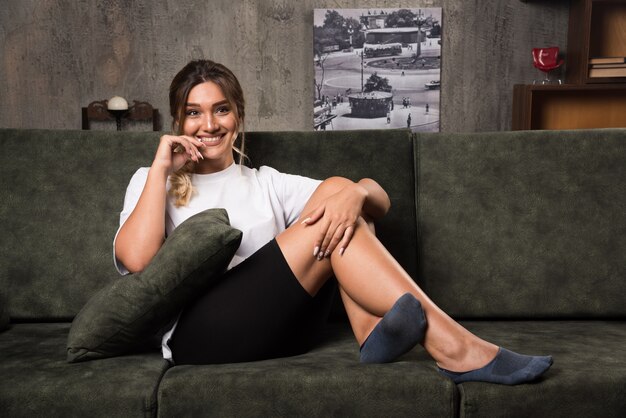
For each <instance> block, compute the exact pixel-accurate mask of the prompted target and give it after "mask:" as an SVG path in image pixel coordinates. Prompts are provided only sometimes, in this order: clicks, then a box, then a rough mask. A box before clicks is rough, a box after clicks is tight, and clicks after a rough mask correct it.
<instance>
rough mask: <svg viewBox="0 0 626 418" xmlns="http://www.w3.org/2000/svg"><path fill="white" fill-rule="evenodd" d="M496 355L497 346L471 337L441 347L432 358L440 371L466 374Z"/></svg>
mask: <svg viewBox="0 0 626 418" xmlns="http://www.w3.org/2000/svg"><path fill="white" fill-rule="evenodd" d="M497 354H498V346H496V345H494V344H492V343H489V342H487V341H484V340H481V339H480V338H477V337H475V336H472V337H469V338H462V339H461V340H457V341H455V342H454V343H451V344H447V345H445V346H442V348H441V349H440V350H438V352H437V353H436V354H435V355H433V357H434V359H435V361H436V362H437V366H439V367H441V368H442V369H446V370H449V371H453V372H466V371H470V370H474V369H478V368H481V367H483V366H485V365H486V364H487V363H489V362H490V361H492V360H493V359H494V358H495V356H496V355H497Z"/></svg>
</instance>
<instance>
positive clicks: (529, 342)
mask: <svg viewBox="0 0 626 418" xmlns="http://www.w3.org/2000/svg"><path fill="white" fill-rule="evenodd" d="M463 325H464V326H466V327H467V328H468V329H469V330H471V331H472V332H474V333H475V334H477V335H479V336H481V337H483V338H486V339H488V340H490V341H492V342H494V343H496V344H499V345H503V346H505V347H506V348H509V349H511V350H514V351H519V352H522V353H526V354H551V355H553V356H554V365H553V366H552V368H551V369H550V370H549V371H548V372H547V373H546V374H545V375H544V376H543V377H542V378H540V380H538V381H537V382H535V383H530V384H524V385H518V386H501V385H494V384H486V383H475V382H472V383H463V384H461V385H459V390H460V409H459V412H460V416H461V417H466V418H468V417H496V416H502V415H503V413H504V411H506V416H507V417H520V418H521V417H531V416H532V417H598V416H602V417H622V416H624V415H623V414H624V411H626V396H624V388H625V387H626V321H497V322H495V321H493V322H492V321H486V322H477V321H472V322H463Z"/></svg>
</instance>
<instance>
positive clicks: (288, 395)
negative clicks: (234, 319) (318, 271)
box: [158, 324, 457, 417]
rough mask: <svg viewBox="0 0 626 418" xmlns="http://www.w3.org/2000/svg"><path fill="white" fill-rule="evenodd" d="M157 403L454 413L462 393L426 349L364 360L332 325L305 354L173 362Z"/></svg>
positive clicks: (273, 411) (178, 407)
mask: <svg viewBox="0 0 626 418" xmlns="http://www.w3.org/2000/svg"><path fill="white" fill-rule="evenodd" d="M250 343H251V344H254V341H251V342H250ZM158 403H159V416H162V417H170V416H246V417H270V416H285V417H297V416H320V417H321V416H341V417H349V416H362V417H363V416H371V417H376V416H379V417H394V416H437V417H446V416H448V417H451V416H456V415H455V414H456V404H457V390H456V387H455V385H454V384H453V383H452V382H451V381H450V380H448V379H446V378H444V377H442V376H440V374H439V373H438V372H437V371H436V368H435V366H434V363H433V362H432V361H431V360H430V359H429V357H428V355H427V354H426V353H425V352H424V350H423V349H421V348H417V349H415V350H414V351H413V352H411V353H409V354H407V355H405V356H404V357H402V358H401V359H400V360H399V361H397V362H395V363H390V364H375V365H371V364H370V365H364V364H360V363H359V350H358V345H357V343H356V341H355V339H354V337H353V335H352V332H351V330H350V329H349V326H348V325H347V324H333V325H332V326H329V328H328V330H327V338H326V339H325V342H323V343H321V344H320V345H319V346H318V347H317V348H315V349H313V350H312V351H310V352H308V353H306V354H303V355H299V356H294V357H289V358H282V359H274V360H266V361H260V362H254V363H239V364H220V365H206V366H175V367H172V368H171V369H169V370H168V371H167V373H166V374H165V376H164V377H163V381H162V383H161V385H160V387H159V393H158Z"/></svg>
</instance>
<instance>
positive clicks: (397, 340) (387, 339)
mask: <svg viewBox="0 0 626 418" xmlns="http://www.w3.org/2000/svg"><path fill="white" fill-rule="evenodd" d="M425 331H426V317H425V316H424V311H423V310H422V304H421V303H420V301H419V300H417V299H416V298H415V297H414V296H413V295H412V294H410V293H405V294H404V295H402V296H401V297H400V298H399V299H398V300H397V301H396V303H395V304H394V305H393V306H392V307H391V309H390V310H389V312H387V313H386V314H385V316H384V317H383V319H381V321H380V322H379V323H378V324H377V325H376V327H375V328H374V330H373V331H372V332H371V333H370V335H369V336H368V337H367V339H366V340H365V342H364V343H363V345H362V346H361V363H388V362H390V361H393V360H395V359H396V358H397V357H399V356H401V355H402V354H404V353H406V352H407V351H409V350H411V349H412V348H413V347H415V346H416V345H417V344H418V343H421V342H422V341H423V340H424V333H425Z"/></svg>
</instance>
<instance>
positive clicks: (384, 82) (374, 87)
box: [363, 73, 391, 93]
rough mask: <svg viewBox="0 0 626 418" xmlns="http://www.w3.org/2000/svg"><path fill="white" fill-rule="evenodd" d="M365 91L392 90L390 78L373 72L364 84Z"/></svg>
mask: <svg viewBox="0 0 626 418" xmlns="http://www.w3.org/2000/svg"><path fill="white" fill-rule="evenodd" d="M363 91H364V92H365V93H369V92H371V91H386V92H390V91H391V86H390V85H389V79H387V78H384V77H381V76H379V75H378V74H377V73H374V74H372V75H371V76H370V77H369V78H368V79H367V81H366V82H365V86H363Z"/></svg>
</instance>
